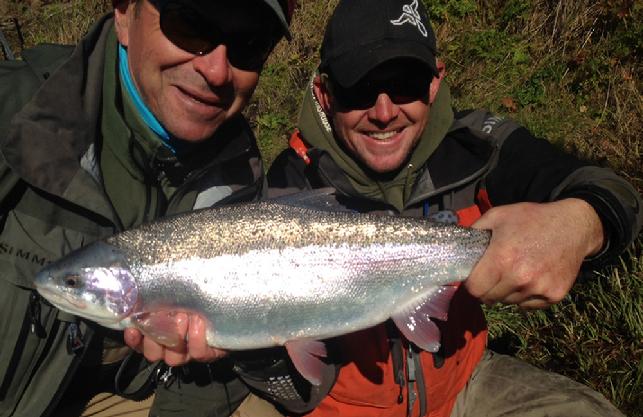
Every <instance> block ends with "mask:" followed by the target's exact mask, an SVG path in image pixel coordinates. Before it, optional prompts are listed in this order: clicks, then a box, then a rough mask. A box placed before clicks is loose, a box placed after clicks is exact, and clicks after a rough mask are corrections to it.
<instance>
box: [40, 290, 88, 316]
mask: <svg viewBox="0 0 643 417" xmlns="http://www.w3.org/2000/svg"><path fill="white" fill-rule="evenodd" d="M36 290H38V292H39V293H40V295H42V296H43V297H44V298H45V299H46V300H47V301H49V302H50V303H51V304H53V305H54V306H56V307H58V308H60V309H61V310H63V309H64V307H61V306H65V305H69V306H72V307H73V308H74V309H76V310H77V311H84V310H86V309H87V303H86V302H85V301H83V300H79V299H78V298H76V297H72V296H71V295H69V294H66V293H64V292H63V293H61V292H59V291H54V290H52V289H50V288H48V287H46V286H41V285H36Z"/></svg>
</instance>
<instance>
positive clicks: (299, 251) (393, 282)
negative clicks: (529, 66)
mask: <svg viewBox="0 0 643 417" xmlns="http://www.w3.org/2000/svg"><path fill="white" fill-rule="evenodd" d="M327 197H328V195H327V193H326V194H325V193H324V192H308V193H301V194H296V195H294V196H292V197H286V198H281V199H276V200H266V201H262V202H256V203H245V204H238V205H230V206H222V207H217V208H210V209H204V210H200V211H193V212H190V213H186V214H182V215H178V216H175V217H169V218H164V219H161V220H159V221H156V222H153V223H150V224H145V225H143V226H141V227H139V228H136V229H132V230H129V231H126V232H123V233H120V234H117V235H114V236H112V237H109V238H107V239H105V240H102V241H98V242H95V243H93V244H90V245H88V246H86V247H84V248H81V249H79V250H77V251H75V252H73V253H71V254H69V255H68V256H66V257H64V258H62V259H61V260H59V261H57V262H55V263H53V264H51V265H49V266H48V267H46V268H45V269H44V270H43V271H42V272H40V273H39V274H38V276H37V277H36V280H35V285H36V288H37V289H38V291H39V292H40V293H41V294H42V296H43V297H45V298H46V299H47V300H49V301H50V302H51V303H52V304H54V305H55V306H56V307H58V308H59V309H61V310H64V311H67V312H69V313H72V314H75V315H78V316H81V317H84V318H87V319H89V320H93V321H95V322H97V323H99V324H100V325H103V326H105V327H109V328H113V329H124V328H126V327H136V328H139V329H140V330H141V331H142V332H143V333H144V334H146V335H147V336H149V337H153V338H155V339H156V340H158V341H160V342H161V343H164V344H167V345H171V344H172V343H171V342H170V341H171V339H172V338H171V332H172V331H171V330H168V329H164V328H162V327H163V326H164V324H163V323H167V322H168V320H163V317H162V316H163V315H162V314H158V312H167V311H186V312H192V313H198V314H199V315H201V316H202V317H204V318H205V319H206V321H207V322H208V329H207V333H206V336H207V342H208V344H209V345H210V346H213V347H217V348H220V349H228V350H244V349H255V348H264V347H270V346H278V345H285V346H286V348H287V349H288V352H289V354H290V357H291V359H292V361H293V363H294V365H295V366H296V368H297V369H298V370H299V371H300V372H301V373H302V375H303V376H304V377H306V378H307V379H308V380H309V381H311V382H312V383H314V384H315V383H316V384H318V383H319V375H316V373H317V371H316V370H315V369H318V368H316V366H315V361H317V362H318V361H319V360H320V359H319V357H322V356H324V355H325V349H324V345H323V343H321V342H319V340H322V339H325V338H328V337H333V336H338V335H341V334H346V333H350V332H354V331H357V330H360V329H364V328H367V327H371V326H374V325H376V324H379V323H382V322H384V321H386V320H387V319H389V318H392V319H393V320H394V322H395V323H396V325H397V326H398V328H399V329H400V331H401V332H402V334H404V335H405V337H406V338H407V339H409V340H411V341H412V342H414V343H415V344H416V345H418V346H420V347H421V348H423V349H425V350H428V351H436V350H437V349H438V348H439V342H440V333H439V330H438V328H437V326H436V325H435V324H434V323H433V322H432V321H431V317H434V318H437V319H440V320H446V319H447V310H448V306H449V302H450V299H451V297H452V295H453V293H454V292H455V290H456V288H457V287H456V286H454V285H449V284H452V283H454V282H457V281H462V280H464V279H466V278H467V276H468V275H469V273H470V271H471V269H472V268H473V266H474V265H475V264H476V262H477V261H478V259H479V258H480V257H481V255H482V254H483V252H484V250H485V249H486V247H487V244H488V242H489V237H490V233H489V232H488V231H481V230H476V229H470V228H462V227H459V226H455V225H446V224H440V223H435V222H430V221H427V220H423V219H415V218H405V217H398V216H380V215H370V214H358V213H354V212H350V211H346V210H341V211H337V210H336V209H335V207H333V206H332V205H331V204H330V203H328V201H330V200H329V199H328V198H327ZM155 313H156V314H155ZM159 316H161V317H160V319H159V320H156V319H155V318H157V317H159Z"/></svg>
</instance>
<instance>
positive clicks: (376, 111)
mask: <svg viewBox="0 0 643 417" xmlns="http://www.w3.org/2000/svg"><path fill="white" fill-rule="evenodd" d="M399 112H400V106H398V105H397V104H395V103H394V102H393V101H392V100H391V98H390V97H389V96H388V94H386V93H380V94H379V95H378V96H377V99H376V100H375V104H374V105H373V106H372V107H371V108H370V109H369V111H368V117H369V118H370V119H371V120H373V121H376V122H379V123H382V124H386V123H389V122H391V121H392V120H394V119H395V118H396V117H397V115H398V114H399Z"/></svg>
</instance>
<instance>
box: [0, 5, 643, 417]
mask: <svg viewBox="0 0 643 417" xmlns="http://www.w3.org/2000/svg"><path fill="white" fill-rule="evenodd" d="M425 3H426V5H427V7H428V8H429V12H430V15H431V18H432V19H433V24H434V28H435V31H436V34H437V37H438V44H439V48H440V53H441V58H442V59H443V60H444V61H445V62H446V64H447V69H448V77H447V80H448V81H449V83H450V85H451V86H452V93H453V96H454V100H455V105H456V107H458V108H460V109H465V108H488V109H490V110H492V111H494V112H497V113H499V114H502V115H505V116H508V117H512V118H514V119H517V120H518V121H520V122H521V123H522V124H524V125H525V126H526V127H528V128H529V129H530V130H532V131H533V132H535V133H536V134H537V135H540V136H543V137H547V138H549V139H550V140H551V141H552V142H553V143H556V144H557V145H558V146H560V147H561V148H564V149H566V150H568V151H571V152H573V153H575V154H577V155H579V156H581V157H584V158H588V159H591V160H594V161H596V162H597V163H599V164H601V165H607V166H610V167H612V168H613V169H614V170H616V171H617V172H618V173H619V174H621V175H623V176H624V177H626V178H628V179H629V180H630V181H631V182H632V183H633V184H635V186H636V187H637V188H638V189H639V191H643V163H642V159H641V149H642V148H643V142H642V136H641V131H643V117H642V113H643V99H642V96H641V79H640V76H641V74H642V73H643V71H641V70H642V68H641V67H642V64H641V56H642V52H643V2H635V1H633V0H595V1H591V0H577V1H563V0H558V1H551V0H432V1H428V0H425ZM335 4H336V0H331V1H327V2H326V1H313V0H299V9H298V11H297V13H296V16H295V19H294V21H293V23H292V32H293V40H292V42H290V43H287V42H282V43H281V44H280V45H278V47H277V49H276V50H275V53H274V54H273V55H272V57H271V58H270V60H269V61H268V63H267V64H266V67H265V69H264V72H263V75H262V79H261V82H260V85H259V87H258V89H257V92H256V95H255V98H254V100H253V102H252V103H251V105H250V106H249V108H248V110H247V115H248V117H249V119H250V120H251V122H252V124H253V127H254V128H255V131H256V133H257V136H258V138H259V140H260V145H261V148H262V151H263V153H264V155H265V157H266V161H267V163H270V161H272V160H273V159H274V157H275V156H276V155H277V154H278V153H279V152H280V151H281V150H282V149H283V148H284V147H285V146H286V143H287V139H288V137H289V135H290V133H291V132H292V130H293V128H294V127H295V125H296V121H297V115H298V112H299V103H300V101H301V98H302V96H303V92H304V89H305V88H306V86H307V84H308V81H309V79H310V75H311V72H312V71H313V69H314V68H315V66H316V65H317V50H318V45H319V43H320V41H321V34H322V33H323V29H324V26H325V22H326V19H327V17H328V16H329V14H330V12H331V11H332V9H333V7H334V5H335ZM110 6H111V2H110V1H107V0H30V1H25V0H0V25H2V26H0V27H2V28H3V29H4V30H6V35H7V37H8V38H9V40H10V41H11V42H12V44H13V46H14V49H15V50H16V51H18V50H19V48H18V45H19V40H18V37H17V36H16V33H15V31H14V30H13V26H12V25H11V24H10V22H9V20H8V18H11V17H15V18H17V19H18V21H19V22H20V24H21V27H22V32H23V35H24V41H25V44H26V46H31V45H34V44H36V43H38V42H62V43H72V42H75V41H76V40H77V39H78V38H79V37H80V36H81V35H82V33H83V32H84V31H85V30H86V29H87V27H88V26H89V25H90V24H91V22H92V21H93V20H94V19H95V18H96V17H97V16H99V15H100V14H101V13H103V12H104V11H106V10H108V8H109V7H110ZM642 247H643V235H642V236H640V239H639V242H638V243H637V244H636V245H634V246H633V247H632V248H630V250H629V252H628V253H627V254H626V255H625V256H623V258H622V259H621V261H620V264H619V265H617V266H616V267H612V268H603V269H601V270H599V271H597V272H588V273H587V274H585V275H584V276H583V277H582V279H580V280H579V283H578V284H577V285H576V287H575V288H574V290H573V291H572V293H571V294H570V295H569V296H568V297H567V298H566V299H565V300H564V301H563V302H562V303H560V304H559V305H557V306H554V307H553V308H551V309H549V310H546V311H538V312H530V313H525V312H521V311H519V310H517V309H515V308H513V307H493V308H487V314H488V318H489V324H490V333H491V336H490V343H491V345H492V346H493V347H494V348H496V349H498V350H501V351H504V352H510V353H513V354H515V355H517V356H519V357H521V358H523V359H525V360H528V361H529V362H531V363H533V364H535V365H537V366H539V367H542V368H545V369H549V370H552V371H555V372H559V373H563V374H565V375H568V376H570V377H572V378H574V379H576V380H578V381H581V382H583V383H586V384H588V385H591V386H592V387H594V388H595V389H597V390H599V391H600V392H602V393H603V394H604V395H605V396H607V397H608V398H610V399H611V400H612V401H613V402H614V404H615V405H617V406H618V407H619V408H620V409H621V410H623V412H625V413H626V414H627V415H629V416H639V417H641V416H643V250H642Z"/></svg>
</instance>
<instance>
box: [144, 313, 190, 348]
mask: <svg viewBox="0 0 643 417" xmlns="http://www.w3.org/2000/svg"><path fill="white" fill-rule="evenodd" d="M182 317H185V318H182ZM182 320H187V315H185V314H183V315H182V316H178V315H177V314H176V313H175V312H171V311H157V312H150V313H142V314H138V315H136V316H133V317H132V318H131V323H132V325H134V327H136V328H138V329H139V330H140V331H141V332H142V333H143V334H144V335H145V337H149V338H150V339H152V340H154V341H155V342H156V343H158V344H160V345H163V346H168V347H177V346H180V345H182V344H185V338H184V337H183V336H181V335H182V334H185V331H183V332H181V328H182V327H183V328H187V324H186V323H182Z"/></svg>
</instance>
